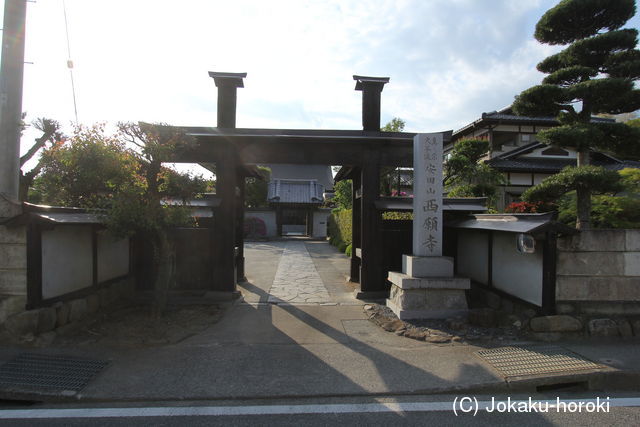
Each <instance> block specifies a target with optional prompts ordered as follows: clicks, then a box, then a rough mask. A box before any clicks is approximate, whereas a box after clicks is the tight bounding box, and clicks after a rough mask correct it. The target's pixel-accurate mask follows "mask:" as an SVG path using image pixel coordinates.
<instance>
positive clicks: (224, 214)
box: [212, 144, 237, 292]
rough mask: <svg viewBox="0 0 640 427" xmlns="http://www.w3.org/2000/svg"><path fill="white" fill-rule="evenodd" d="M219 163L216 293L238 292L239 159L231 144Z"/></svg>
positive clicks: (214, 283)
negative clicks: (236, 265)
mask: <svg viewBox="0 0 640 427" xmlns="http://www.w3.org/2000/svg"><path fill="white" fill-rule="evenodd" d="M224 148H225V150H224V152H223V153H222V155H221V158H220V161H219V162H218V163H217V166H216V168H217V170H216V193H217V195H218V197H219V198H220V200H221V202H220V206H219V207H218V208H217V209H216V211H215V213H214V222H213V224H214V225H213V227H214V234H213V240H212V244H213V253H214V271H213V284H212V285H213V289H212V290H214V291H222V292H235V291H236V269H235V264H236V263H235V261H236V260H235V247H236V185H237V182H236V179H237V168H236V156H235V153H234V150H233V147H232V146H231V144H226V145H225V147H224Z"/></svg>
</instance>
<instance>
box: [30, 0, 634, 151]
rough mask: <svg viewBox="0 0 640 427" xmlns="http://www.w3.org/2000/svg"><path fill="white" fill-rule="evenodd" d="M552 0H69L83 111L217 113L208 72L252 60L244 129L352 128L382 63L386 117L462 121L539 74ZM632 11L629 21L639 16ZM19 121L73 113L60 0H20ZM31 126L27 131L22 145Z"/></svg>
mask: <svg viewBox="0 0 640 427" xmlns="http://www.w3.org/2000/svg"><path fill="white" fill-rule="evenodd" d="M556 3H557V0H526V1H524V0H415V1H414V0H393V1H385V0H293V1H285V0H271V1H260V0H258V1H250V0H234V1H228V0H181V1H175V0H172V1H169V0H66V1H65V2H64V4H65V5H66V14H67V21H68V30H69V48H70V51H71V55H70V59H72V60H73V63H74V68H73V77H74V81H75V92H76V102H77V110H78V121H79V122H80V123H81V124H85V125H89V124H92V123H95V122H108V123H115V122H117V121H147V122H163V123H169V124H172V125H189V126H215V124H216V99H217V98H216V97H217V92H216V87H215V85H214V82H213V80H212V79H211V78H210V77H209V76H208V71H226V72H247V73H248V76H247V78H246V79H245V87H244V88H242V89H239V90H238V107H237V126H238V127H243V128H290V129H361V128H362V127H361V93H360V92H356V91H354V87H355V82H354V81H353V77H352V76H353V75H354V74H359V75H369V76H386V77H390V78H391V80H390V82H389V83H388V84H387V85H386V86H385V88H384V91H383V93H382V117H381V122H382V124H384V123H386V122H388V121H390V120H391V119H392V118H394V117H400V118H402V119H403V120H405V121H406V128H405V130H406V131H410V132H436V131H444V130H449V129H453V130H455V129H459V128H460V127H462V126H464V125H466V124H468V123H470V122H472V121H473V120H475V119H477V118H479V117H480V115H481V114H482V112H486V111H492V110H497V109H500V108H502V107H505V106H507V105H509V104H510V103H511V102H512V101H513V97H514V96H515V95H517V94H518V93H520V92H521V91H522V90H524V89H527V88H528V87H530V86H533V85H535V84H538V83H540V81H541V80H542V78H543V75H542V74H541V73H539V72H538V71H537V70H536V69H535V65H536V64H537V63H538V62H539V61H540V60H542V59H543V58H545V57H546V56H548V55H550V54H551V53H554V52H556V51H558V50H559V49H560V48H561V47H558V46H547V45H542V44H540V43H538V42H537V41H536V40H535V39H534V38H533V31H534V27H535V24H536V22H537V21H538V19H539V18H540V17H541V16H542V14H543V13H544V12H545V11H546V10H548V9H549V8H551V7H553V6H554V5H555V4H556ZM639 24H640V18H639V17H637V16H636V17H634V18H633V19H632V20H631V21H629V22H628V23H627V27H635V28H638V27H639V26H640V25H639ZM26 25H27V30H26V51H25V61H26V62H27V64H25V74H24V98H23V111H26V112H27V121H31V120H33V119H35V118H37V117H48V118H51V119H55V120H58V121H59V122H60V123H61V124H62V125H63V127H64V129H65V130H67V132H70V130H71V128H72V124H73V123H74V122H75V117H74V107H73V96H72V89H71V81H70V75H69V74H70V73H69V69H68V68H67V59H69V54H68V50H67V49H68V48H67V39H66V34H65V19H64V9H63V0H37V1H35V2H29V3H28V6H27V24H26ZM34 136H36V135H35V134H34V133H33V132H31V131H27V132H25V135H24V137H23V141H22V149H23V152H24V151H26V150H27V149H28V147H29V146H30V145H31V143H32V141H33V138H34Z"/></svg>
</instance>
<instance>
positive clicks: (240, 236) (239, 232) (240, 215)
mask: <svg viewBox="0 0 640 427" xmlns="http://www.w3.org/2000/svg"><path fill="white" fill-rule="evenodd" d="M237 180H238V189H239V197H238V200H237V206H236V212H237V222H236V245H237V247H238V256H237V257H236V275H237V276H238V281H240V282H241V281H245V280H247V278H246V276H245V271H244V199H245V187H246V185H245V184H246V182H245V177H244V175H243V174H242V173H238V176H237Z"/></svg>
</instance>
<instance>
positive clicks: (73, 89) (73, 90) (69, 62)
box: [62, 0, 78, 125]
mask: <svg viewBox="0 0 640 427" xmlns="http://www.w3.org/2000/svg"><path fill="white" fill-rule="evenodd" d="M62 11H63V13H64V29H65V32H66V34H67V55H68V59H67V68H69V76H70V77H71V94H72V95H73V111H74V113H75V115H76V125H78V106H77V104H76V86H75V84H74V82H73V60H72V59H71V43H70V42H69V23H68V21H67V4H66V2H65V0H62Z"/></svg>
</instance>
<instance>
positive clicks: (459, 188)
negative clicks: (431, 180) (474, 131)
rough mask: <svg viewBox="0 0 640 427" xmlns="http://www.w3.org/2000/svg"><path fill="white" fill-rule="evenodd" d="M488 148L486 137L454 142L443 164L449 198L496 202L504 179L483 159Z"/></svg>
mask: <svg viewBox="0 0 640 427" xmlns="http://www.w3.org/2000/svg"><path fill="white" fill-rule="evenodd" d="M488 150H489V141H487V140H484V139H461V140H460V141H457V142H456V143H455V145H454V146H453V150H452V152H451V155H450V156H449V157H448V158H447V159H446V160H445V163H444V166H443V175H444V186H445V189H446V190H447V192H448V195H449V196H450V197H488V198H489V199H490V203H491V202H493V198H494V197H495V195H496V190H497V186H498V185H501V184H503V183H504V178H503V176H502V174H501V173H500V172H498V171H496V170H495V169H493V168H491V167H490V166H489V165H487V164H485V163H483V162H482V161H481V159H482V158H483V157H484V156H485V155H486V154H487V151H488Z"/></svg>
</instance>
